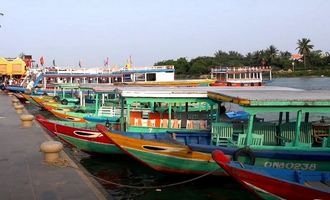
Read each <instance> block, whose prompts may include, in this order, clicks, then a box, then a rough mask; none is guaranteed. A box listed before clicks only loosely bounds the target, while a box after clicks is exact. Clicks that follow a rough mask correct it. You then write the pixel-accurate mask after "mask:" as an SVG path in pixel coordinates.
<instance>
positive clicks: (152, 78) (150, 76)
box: [147, 73, 156, 81]
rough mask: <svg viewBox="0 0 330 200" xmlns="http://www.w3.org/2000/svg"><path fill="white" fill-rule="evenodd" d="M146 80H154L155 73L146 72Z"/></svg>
mask: <svg viewBox="0 0 330 200" xmlns="http://www.w3.org/2000/svg"><path fill="white" fill-rule="evenodd" d="M147 81H156V73H148V74H147Z"/></svg>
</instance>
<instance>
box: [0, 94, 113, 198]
mask: <svg viewBox="0 0 330 200" xmlns="http://www.w3.org/2000/svg"><path fill="white" fill-rule="evenodd" d="M11 99H12V98H11V97H9V96H7V95H5V94H0V128H1V131H0V179H1V182H0V199H81V200H82V199H84V200H92V199H93V200H94V199H98V200H105V199H106V198H108V197H106V196H107V195H106V194H105V193H104V192H103V191H102V188H101V187H100V186H99V184H98V183H97V182H96V181H94V180H93V179H92V178H90V177H88V176H87V175H86V173H85V171H84V169H83V168H81V167H80V165H79V164H78V163H77V164H78V165H77V164H76V163H74V162H73V161H72V160H71V159H70V158H69V157H68V156H67V154H66V153H65V152H63V151H62V152H61V157H62V158H63V159H65V160H66V161H67V162H68V164H67V165H66V166H63V167H62V166H61V167H58V166H52V165H46V164H45V163H44V162H43V154H42V153H41V152H40V145H41V144H42V143H43V142H44V141H49V140H52V138H51V137H50V136H49V135H47V133H46V132H44V131H43V129H41V127H40V126H39V125H37V124H36V123H34V124H33V126H32V127H31V128H22V127H21V121H20V115H18V114H17V113H16V112H15V109H14V108H13V106H12V105H11ZM25 112H26V111H25Z"/></svg>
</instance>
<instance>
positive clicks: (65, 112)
mask: <svg viewBox="0 0 330 200" xmlns="http://www.w3.org/2000/svg"><path fill="white" fill-rule="evenodd" d="M44 108H45V109H46V110H48V111H49V112H51V113H52V114H53V115H55V116H56V117H58V118H60V119H63V120H67V121H71V122H85V123H86V122H88V121H87V120H85V119H84V116H86V114H85V113H78V112H71V110H70V109H69V108H67V109H65V108H63V109H62V108H60V109H54V108H53V107H51V106H48V105H47V104H44ZM71 113H74V114H75V115H71Z"/></svg>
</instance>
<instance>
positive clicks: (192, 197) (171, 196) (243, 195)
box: [28, 78, 330, 200]
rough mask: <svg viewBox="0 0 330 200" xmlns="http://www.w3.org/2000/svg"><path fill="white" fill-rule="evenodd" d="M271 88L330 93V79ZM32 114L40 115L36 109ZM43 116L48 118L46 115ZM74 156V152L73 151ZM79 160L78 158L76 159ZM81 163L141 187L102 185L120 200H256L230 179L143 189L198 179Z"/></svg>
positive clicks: (102, 162)
mask: <svg viewBox="0 0 330 200" xmlns="http://www.w3.org/2000/svg"><path fill="white" fill-rule="evenodd" d="M268 85H273V86H285V87H294V88H300V89H306V90H314V89H330V78H280V79H274V80H273V81H272V82H271V83H269V84H268ZM28 109H30V111H32V112H35V113H36V112H37V113H40V111H36V110H35V109H33V108H32V107H30V108H28ZM42 114H47V113H45V111H42ZM69 152H70V150H69ZM75 157H76V158H77V156H75ZM78 159H79V160H80V163H81V164H82V165H83V166H84V167H85V168H86V169H87V170H88V171H89V172H90V173H91V174H92V175H94V176H97V177H99V178H102V179H104V180H108V181H111V182H115V183H119V184H125V185H131V186H139V187H141V188H140V189H131V188H127V187H118V186H115V185H113V184H110V183H106V182H102V181H100V183H101V184H102V185H103V186H104V187H105V189H106V191H107V192H108V193H109V194H110V196H112V197H113V199H116V200H131V199H138V200H139V199H141V200H142V199H143V200H176V199H180V200H181V199H182V200H186V199H187V200H215V199H254V197H253V196H252V195H250V194H249V193H248V192H246V191H245V190H244V189H242V187H241V186H240V185H239V184H237V183H236V182H235V181H234V180H232V179H231V178H230V177H213V176H207V177H203V178H201V179H198V180H195V181H192V182H189V183H185V184H182V185H178V186H175V187H168V188H161V189H143V187H145V186H160V185H166V184H172V183H177V182H181V181H185V180H188V179H191V178H194V177H196V176H187V175H178V174H163V173H159V172H157V171H154V170H152V169H150V168H147V167H145V166H143V165H141V164H140V163H138V162H136V161H135V160H133V159H130V158H128V157H127V156H125V155H122V156H112V155H111V156H91V155H88V154H85V153H79V155H78Z"/></svg>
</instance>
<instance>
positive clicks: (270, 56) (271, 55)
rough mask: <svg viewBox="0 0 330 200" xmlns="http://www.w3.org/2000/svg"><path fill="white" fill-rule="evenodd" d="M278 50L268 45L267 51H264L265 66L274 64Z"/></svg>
mask: <svg viewBox="0 0 330 200" xmlns="http://www.w3.org/2000/svg"><path fill="white" fill-rule="evenodd" d="M277 53H278V49H277V48H276V47H275V46H274V45H270V46H269V47H268V49H266V51H265V54H266V56H267V58H266V59H267V64H269V65H271V64H273V63H274V61H275V59H276V58H277Z"/></svg>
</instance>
